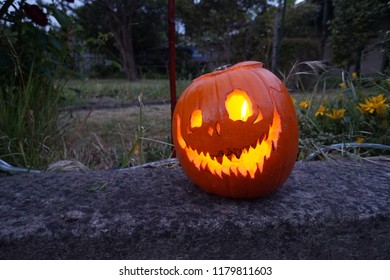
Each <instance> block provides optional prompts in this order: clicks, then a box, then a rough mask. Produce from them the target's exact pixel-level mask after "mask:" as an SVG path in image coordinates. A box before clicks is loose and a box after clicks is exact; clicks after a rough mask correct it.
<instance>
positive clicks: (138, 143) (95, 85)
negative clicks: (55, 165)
mask: <svg viewBox="0 0 390 280" xmlns="http://www.w3.org/2000/svg"><path fill="white" fill-rule="evenodd" d="M189 83H190V81H178V82H177V95H178V96H179V95H180V94H181V92H182V91H183V90H184V89H185V88H186V87H187V86H188V85H189ZM140 95H142V106H140V102H139V96H140ZM62 108H67V109H65V110H64V111H63V114H64V115H65V116H66V117H65V118H64V122H66V123H67V124H68V129H67V133H66V134H65V136H64V138H63V140H64V141H63V142H64V145H65V147H66V149H65V152H64V155H63V156H62V157H63V158H73V159H76V160H78V161H80V162H82V163H83V164H85V165H87V166H88V167H90V168H94V169H102V168H112V167H125V166H129V165H138V164H142V163H145V162H150V161H155V160H161V159H164V158H168V157H169V156H170V154H171V146H170V143H171V132H170V128H171V124H170V117H171V116H170V114H171V111H170V110H171V109H170V91H169V81H168V80H141V81H137V82H128V81H125V80H112V79H111V80H86V81H78V80H71V81H69V82H68V83H67V85H66V87H65V90H64V98H63V100H62ZM69 108H70V110H69ZM69 112H70V113H69Z"/></svg>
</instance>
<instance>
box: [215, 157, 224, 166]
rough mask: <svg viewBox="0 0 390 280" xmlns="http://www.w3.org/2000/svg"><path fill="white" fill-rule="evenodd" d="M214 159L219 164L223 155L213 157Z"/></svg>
mask: <svg viewBox="0 0 390 280" xmlns="http://www.w3.org/2000/svg"><path fill="white" fill-rule="evenodd" d="M215 160H216V161H218V163H219V164H220V165H222V162H223V157H220V156H216V157H215Z"/></svg>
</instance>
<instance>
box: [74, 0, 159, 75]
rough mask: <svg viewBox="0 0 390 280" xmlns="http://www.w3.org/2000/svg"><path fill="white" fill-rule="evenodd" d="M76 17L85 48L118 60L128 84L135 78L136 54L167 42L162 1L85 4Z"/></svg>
mask: <svg viewBox="0 0 390 280" xmlns="http://www.w3.org/2000/svg"><path fill="white" fill-rule="evenodd" d="M96 15H99V16H96ZM77 18H78V21H79V23H80V25H81V26H82V27H83V32H82V33H83V37H84V40H86V41H87V42H93V44H89V47H91V48H93V47H96V45H98V46H99V52H103V53H105V54H106V55H109V56H111V57H114V58H115V59H117V58H119V61H121V64H122V67H123V69H124V70H125V72H126V76H127V79H128V80H129V81H132V80H135V79H136V78H137V67H136V66H137V65H136V63H137V60H136V55H137V54H139V53H140V52H142V51H143V50H145V49H148V48H151V47H156V46H159V45H160V44H161V43H162V42H164V41H167V39H166V32H167V23H166V22H167V20H166V18H167V3H166V1H165V0H112V1H111V0H93V1H88V2H86V3H85V5H84V6H81V7H80V8H79V9H78V11H77ZM100 39H103V40H100ZM94 44H95V46H94ZM117 56H118V57H117Z"/></svg>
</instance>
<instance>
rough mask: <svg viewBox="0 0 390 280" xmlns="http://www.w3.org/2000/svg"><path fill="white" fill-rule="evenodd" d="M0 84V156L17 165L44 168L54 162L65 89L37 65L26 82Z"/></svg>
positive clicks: (14, 79) (11, 80)
mask: <svg viewBox="0 0 390 280" xmlns="http://www.w3.org/2000/svg"><path fill="white" fill-rule="evenodd" d="M21 76H22V75H15V76H11V77H9V79H8V82H7V83H2V84H1V85H0V157H1V158H2V159H3V160H6V161H8V162H10V163H12V164H14V165H17V166H24V167H27V168H42V167H45V166H47V164H48V163H49V162H50V161H51V160H52V159H53V157H54V155H55V151H56V143H57V140H58V139H59V138H58V136H59V133H60V131H61V129H60V128H59V127H58V106H57V105H58V101H59V98H60V91H61V86H60V85H59V84H55V83H53V81H52V80H51V79H48V78H47V77H45V76H44V75H43V74H42V71H39V70H38V69H37V68H36V67H35V66H34V65H33V66H32V67H31V69H30V72H29V74H28V76H27V77H25V78H24V79H22V78H21Z"/></svg>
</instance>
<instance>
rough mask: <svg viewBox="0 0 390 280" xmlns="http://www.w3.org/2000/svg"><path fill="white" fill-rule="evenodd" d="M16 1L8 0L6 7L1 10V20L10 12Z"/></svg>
mask: <svg viewBox="0 0 390 280" xmlns="http://www.w3.org/2000/svg"><path fill="white" fill-rule="evenodd" d="M14 1H15V0H6V1H5V3H4V5H3V6H1V8H0V19H1V18H2V17H3V16H4V15H5V14H6V13H7V12H8V9H9V7H11V5H12V3H13V2H14Z"/></svg>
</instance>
